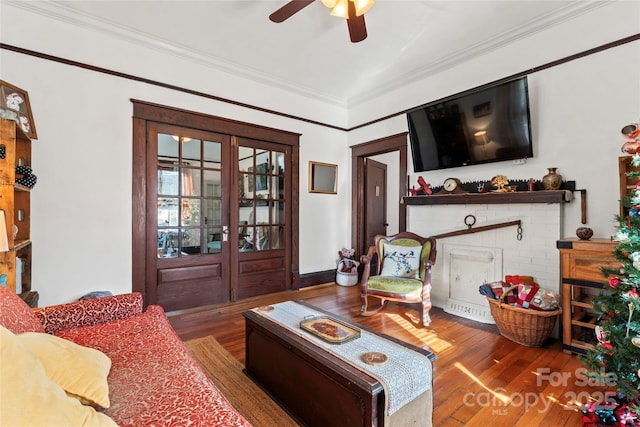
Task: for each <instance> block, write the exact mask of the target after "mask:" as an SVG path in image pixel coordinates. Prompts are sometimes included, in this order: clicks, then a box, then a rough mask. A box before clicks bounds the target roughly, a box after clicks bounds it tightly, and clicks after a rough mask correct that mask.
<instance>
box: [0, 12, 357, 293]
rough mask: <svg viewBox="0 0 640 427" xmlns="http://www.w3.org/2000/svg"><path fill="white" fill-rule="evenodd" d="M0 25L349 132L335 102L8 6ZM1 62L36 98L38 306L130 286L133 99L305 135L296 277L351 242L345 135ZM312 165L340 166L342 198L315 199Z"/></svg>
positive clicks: (30, 40)
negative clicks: (309, 188)
mask: <svg viewBox="0 0 640 427" xmlns="http://www.w3.org/2000/svg"><path fill="white" fill-rule="evenodd" d="M0 19H1V21H0V24H1V25H0V35H1V39H2V42H3V43H7V44H10V45H15V46H20V47H22V48H27V49H32V50H36V51H42V52H45V53H47V54H49V55H55V56H60V57H63V58H67V59H72V60H76V61H79V62H86V63H89V64H92V65H96V66H101V67H105V68H108V69H111V70H115V71H119V72H125V73H131V74H135V75H137V76H141V77H145V78H150V79H155V80H158V81H162V82H168V83H171V84H176V85H178V86H182V87H185V88H189V89H194V90H198V91H201V92H205V93H209V94H213V95H216V96H222V97H227V98H232V99H234V100H238V101H241V102H246V103H249V104H254V105H258V106H260V107H265V108H270V109H273V110H278V111H284V112H287V113H291V114H295V115H299V116H310V115H311V113H312V112H313V118H315V119H317V120H320V121H327V122H330V123H334V124H337V125H339V126H340V125H345V120H346V112H345V111H344V109H343V108H338V107H336V106H335V105H330V104H321V103H319V102H318V101H316V100H309V99H306V98H303V97H301V96H299V95H295V94H290V93H285V92H283V91H282V90H276V89H273V88H270V87H268V86H265V85H262V84H258V83H252V82H249V81H246V80H241V79H238V78H237V77H235V76H231V75H225V74H223V73H219V72H216V71H215V70H212V69H211V68H210V67H207V66H205V65H203V64H200V63H195V64H194V63H187V62H185V60H184V59H183V58H181V57H177V56H173V55H168V54H165V53H162V52H158V51H154V50H151V49H148V48H145V47H143V46H138V45H136V46H134V45H132V44H130V43H127V42H125V41H123V40H121V39H110V38H107V37H105V36H104V35H103V34H100V33H94V32H91V31H89V30H86V29H84V28H82V27H76V26H73V25H69V24H63V23H61V22H59V21H57V20H53V19H47V18H45V17H43V16H40V15H36V14H32V13H30V12H29V11H27V10H23V9H21V8H15V7H13V6H12V5H8V4H2V14H1V18H0ZM26 28H28V29H29V31H25V29H26ZM54 34H55V36H52V35H54ZM0 55H1V57H0V58H1V62H0V72H1V74H2V79H3V80H5V81H7V82H10V83H12V84H14V85H16V86H18V87H20V88H23V89H25V90H27V91H28V92H29V98H30V102H31V106H32V109H33V114H34V121H35V123H36V126H37V131H38V140H37V141H34V143H33V165H32V166H33V169H34V173H35V174H36V175H37V177H38V183H37V185H36V187H35V188H34V190H33V192H32V194H31V196H32V211H31V214H32V215H31V222H32V226H31V230H32V233H31V234H32V240H33V242H34V244H33V260H34V262H33V271H32V273H33V284H34V290H37V291H38V292H39V294H40V305H49V304H56V303H62V302H67V301H71V300H74V299H77V298H78V297H80V296H82V295H84V294H85V293H87V292H90V291H94V290H109V291H111V292H113V293H122V292H127V291H130V290H131V274H132V273H131V212H132V204H131V188H132V184H131V179H132V163H131V162H132V148H131V140H132V137H131V134H132V125H131V122H132V120H131V116H132V104H131V102H130V99H139V100H144V101H149V102H154V103H158V104H163V105H169V106H173V107H177V108H183V109H187V110H192V111H198V112H203V113H206V114H212V115H216V116H221V117H227V118H231V119H234V120H240V121H246V122H251V123H255V124H259V125H264V126H269V127H273V128H278V129H283V130H287V131H292V132H298V133H300V134H302V137H301V139H300V224H299V225H300V273H302V274H304V273H308V272H313V271H321V270H328V269H334V268H335V259H336V258H337V252H338V250H339V249H340V248H341V247H343V246H345V245H348V242H349V241H350V235H349V231H348V230H349V227H350V224H351V221H350V217H349V215H346V214H345V211H346V209H347V208H346V207H347V206H349V203H350V197H351V190H350V188H349V185H350V180H351V176H350V171H349V163H350V161H351V159H350V156H349V150H348V148H347V145H346V133H345V132H343V131H338V130H334V129H330V128H327V127H321V126H316V125H312V124H308V123H305V122H302V121H296V120H292V119H288V118H283V117H280V116H277V115H272V114H267V113H264V112H261V111H255V110H250V109H246V108H241V107H238V106H234V105H231V104H227V103H222V102H217V101H213V100H209V99H206V98H202V97H195V96H191V95H187V94H184V93H181V92H177V91H172V90H168V89H164V88H160V87H157V86H152V85H148V84H143V83H139V82H135V81H132V80H127V79H123V78H119V77H114V76H110V75H106V74H100V73H97V72H92V71H88V70H85V69H82V68H77V67H72V66H68V65H62V64H60V63H56V62H51V61H46V60H42V59H37V58H34V57H31V56H26V55H21V54H17V53H14V52H11V51H7V50H1V51H0ZM309 160H314V161H320V162H326V163H333V164H337V165H338V168H339V175H338V176H339V183H338V194H337V195H326V194H310V193H308V192H307V173H308V170H307V166H308V162H309ZM320 213H321V214H320Z"/></svg>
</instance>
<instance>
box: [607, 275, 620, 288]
mask: <svg viewBox="0 0 640 427" xmlns="http://www.w3.org/2000/svg"><path fill="white" fill-rule="evenodd" d="M618 283H620V279H618V278H617V277H614V278H613V279H611V280H609V286H610V287H611V289H615V288H616V287H617V286H618Z"/></svg>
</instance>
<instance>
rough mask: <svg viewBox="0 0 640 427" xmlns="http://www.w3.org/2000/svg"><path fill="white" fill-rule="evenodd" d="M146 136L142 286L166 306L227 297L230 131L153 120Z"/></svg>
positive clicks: (204, 301)
mask: <svg viewBox="0 0 640 427" xmlns="http://www.w3.org/2000/svg"><path fill="white" fill-rule="evenodd" d="M147 140H148V141H149V145H148V154H149V157H151V156H153V157H154V160H155V162H149V164H150V166H151V164H153V167H149V168H148V170H147V195H148V197H149V200H148V201H147V203H148V206H154V207H156V208H155V209H149V210H148V212H147V215H148V216H147V218H146V224H147V236H148V242H147V245H148V250H147V253H148V254H153V255H152V256H150V257H149V258H148V262H147V268H148V269H150V270H151V271H149V274H147V277H148V278H149V280H148V282H147V288H148V289H147V290H148V292H147V293H148V294H150V295H155V297H156V298H155V300H156V301H155V303H156V304H160V305H161V306H162V307H164V309H165V310H177V309H182V308H188V307H195V306H200V305H209V304H215V303H220V302H224V301H228V300H229V295H230V282H229V253H230V250H231V247H230V242H232V240H230V236H229V234H230V230H229V208H228V207H229V190H230V189H231V187H232V186H231V185H230V184H231V176H232V168H231V167H230V161H229V160H228V159H230V158H231V145H230V138H229V136H227V135H220V134H216V133H211V132H201V131H195V130H192V129H188V128H180V127H177V126H171V125H163V124H157V123H151V124H150V126H149V127H148V136H147ZM149 288H151V289H149Z"/></svg>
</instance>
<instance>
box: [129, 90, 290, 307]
mask: <svg viewBox="0 0 640 427" xmlns="http://www.w3.org/2000/svg"><path fill="white" fill-rule="evenodd" d="M133 103H134V129H133V130H134V132H133V133H134V136H133V142H134V143H133V224H132V225H133V236H132V237H133V241H132V260H133V265H132V273H133V284H132V288H133V290H134V291H138V292H141V293H142V294H143V295H144V298H145V303H146V304H159V305H161V306H162V307H164V309H165V310H167V311H171V310H181V309H187V308H193V307H199V306H206V305H211V304H217V303H223V302H227V301H234V300H237V299H242V298H248V297H252V296H257V295H263V294H267V293H272V292H277V291H281V290H286V289H295V288H297V286H298V268H297V267H298V258H299V256H298V253H297V248H298V244H297V240H298V227H297V215H298V213H297V212H298V202H297V197H298V196H297V195H298V188H297V185H298V184H297V182H298V155H299V154H298V150H299V149H298V140H299V135H298V134H294V133H291V132H285V131H279V130H276V129H271V128H263V127H259V126H255V125H251V124H247V123H243V122H236V121H231V120H227V119H221V118H218V117H214V116H207V115H204V114H199V113H192V112H188V111H184V110H178V109H174V108H170V107H162V106H158V105H156V104H149V103H143V102H141V101H133Z"/></svg>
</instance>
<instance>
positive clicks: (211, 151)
mask: <svg viewBox="0 0 640 427" xmlns="http://www.w3.org/2000/svg"><path fill="white" fill-rule="evenodd" d="M221 148H222V147H221V146H220V143H219V142H213V141H203V151H204V156H203V160H204V162H203V164H202V166H203V167H205V168H209V169H220V168H221V159H220V156H221Z"/></svg>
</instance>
